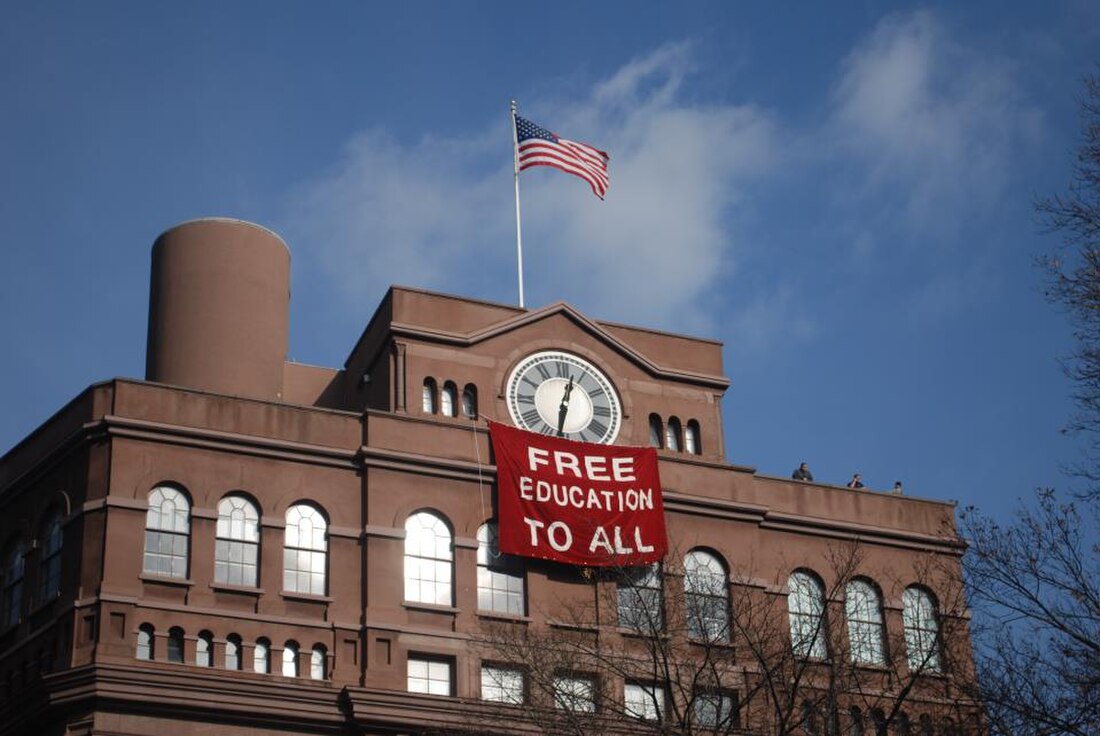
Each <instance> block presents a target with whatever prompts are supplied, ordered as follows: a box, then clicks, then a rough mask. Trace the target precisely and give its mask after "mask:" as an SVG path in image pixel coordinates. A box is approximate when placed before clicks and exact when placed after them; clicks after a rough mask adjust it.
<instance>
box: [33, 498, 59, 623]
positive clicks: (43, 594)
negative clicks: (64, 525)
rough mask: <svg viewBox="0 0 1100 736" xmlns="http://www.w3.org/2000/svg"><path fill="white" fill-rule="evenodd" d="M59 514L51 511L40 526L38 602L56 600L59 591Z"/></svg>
mask: <svg viewBox="0 0 1100 736" xmlns="http://www.w3.org/2000/svg"><path fill="white" fill-rule="evenodd" d="M61 539H62V537H61V512H60V511H58V510H54V511H52V512H51V513H50V514H49V515H48V516H47V517H46V520H45V522H44V523H43V524H42V536H41V540H42V542H41V544H42V551H41V552H40V555H39V558H38V602H39V603H45V602H46V601H48V600H50V599H51V598H56V597H57V594H58V592H59V591H60V590H61Z"/></svg>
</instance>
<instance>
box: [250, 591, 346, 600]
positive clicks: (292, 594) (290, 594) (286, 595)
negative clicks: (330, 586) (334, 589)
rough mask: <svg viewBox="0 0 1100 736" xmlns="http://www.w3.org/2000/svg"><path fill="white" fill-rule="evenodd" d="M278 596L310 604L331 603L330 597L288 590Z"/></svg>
mask: <svg viewBox="0 0 1100 736" xmlns="http://www.w3.org/2000/svg"><path fill="white" fill-rule="evenodd" d="M261 592H262V591H261ZM279 595H281V596H282V597H283V598H286V599H287V600H291V601H308V602H310V603H332V601H333V599H332V597H331V596H327V595H316V594H314V593H295V592H294V591H290V590H284V591H282V592H280V593H279Z"/></svg>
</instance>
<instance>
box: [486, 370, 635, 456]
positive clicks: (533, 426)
mask: <svg viewBox="0 0 1100 736" xmlns="http://www.w3.org/2000/svg"><path fill="white" fill-rule="evenodd" d="M570 383H572V388H571V389H570V388H569V386H570ZM506 396H507V401H508V411H509V413H510V414H511V415H512V421H513V422H515V424H516V425H517V426H520V427H523V428H524V429H526V430H528V431H531V432H540V433H542V434H545V435H550V436H556V435H557V434H558V425H559V424H561V427H562V436H564V437H566V438H568V439H576V440H584V441H588V442H613V441H614V440H615V436H616V435H617V434H618V432H619V423H620V422H621V417H622V415H621V409H620V407H619V401H618V397H617V396H616V394H615V389H614V388H612V386H611V383H610V381H608V379H607V378H606V377H605V376H604V375H603V373H601V372H600V370H599V369H598V368H596V367H595V366H593V365H591V364H590V363H588V361H586V360H585V359H584V358H580V357H578V356H576V355H572V354H569V353H565V352H562V351H557V350H543V351H541V352H536V353H532V354H530V355H528V356H527V357H526V358H524V359H523V360H521V361H520V362H519V364H518V365H516V367H515V368H513V370H512V373H511V375H510V376H509V378H508V383H507V388H506Z"/></svg>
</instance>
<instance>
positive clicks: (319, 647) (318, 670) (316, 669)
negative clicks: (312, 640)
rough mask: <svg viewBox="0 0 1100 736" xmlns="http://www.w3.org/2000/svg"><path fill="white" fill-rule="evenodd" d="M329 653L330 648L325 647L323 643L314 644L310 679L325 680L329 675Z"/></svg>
mask: <svg viewBox="0 0 1100 736" xmlns="http://www.w3.org/2000/svg"><path fill="white" fill-rule="evenodd" d="M327 654H328V650H326V649H325V647H324V645H323V644H314V645H313V650H312V651H311V652H310V653H309V679H311V680H323V679H325V678H326V677H328V671H327V667H326V666H325V657H326V655H327Z"/></svg>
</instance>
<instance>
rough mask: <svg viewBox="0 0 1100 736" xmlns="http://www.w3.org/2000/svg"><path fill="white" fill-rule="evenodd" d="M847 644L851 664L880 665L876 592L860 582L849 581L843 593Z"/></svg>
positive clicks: (878, 617)
mask: <svg viewBox="0 0 1100 736" xmlns="http://www.w3.org/2000/svg"><path fill="white" fill-rule="evenodd" d="M844 608H845V612H846V614H847V618H848V640H849V645H850V647H851V653H852V661H854V662H864V663H869V664H884V663H885V653H884V648H883V640H882V634H883V631H882V610H881V604H880V601H879V595H878V591H876V590H875V588H874V587H873V586H872V585H871V584H870V583H868V582H866V581H864V580H853V581H852V582H850V583H848V586H847V589H846V591H845V600H844Z"/></svg>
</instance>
